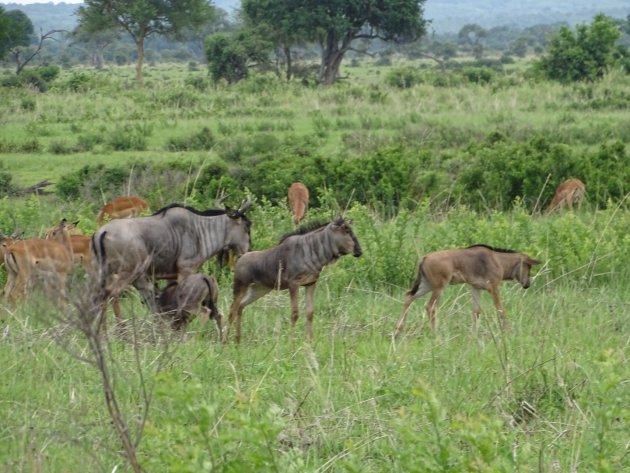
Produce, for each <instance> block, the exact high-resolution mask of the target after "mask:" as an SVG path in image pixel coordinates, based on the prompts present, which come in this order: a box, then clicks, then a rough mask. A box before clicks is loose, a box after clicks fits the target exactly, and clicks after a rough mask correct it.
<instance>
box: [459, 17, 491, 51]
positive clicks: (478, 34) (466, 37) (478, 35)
mask: <svg viewBox="0 0 630 473" xmlns="http://www.w3.org/2000/svg"><path fill="white" fill-rule="evenodd" d="M487 35H488V32H487V31H486V30H484V29H483V28H482V27H481V26H479V25H477V24H474V23H471V24H467V25H464V26H463V27H462V29H461V30H459V33H458V35H457V36H458V37H459V40H460V41H461V42H462V43H464V44H467V45H469V46H470V47H471V50H472V54H473V57H474V58H475V59H481V57H482V56H483V43H482V42H481V40H482V39H483V38H485V37H486V36H487Z"/></svg>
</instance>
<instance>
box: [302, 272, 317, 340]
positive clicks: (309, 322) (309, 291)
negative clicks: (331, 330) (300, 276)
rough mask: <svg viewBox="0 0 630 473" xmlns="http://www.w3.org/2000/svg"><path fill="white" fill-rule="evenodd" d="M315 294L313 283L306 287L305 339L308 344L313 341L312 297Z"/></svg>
mask: <svg viewBox="0 0 630 473" xmlns="http://www.w3.org/2000/svg"><path fill="white" fill-rule="evenodd" d="M314 294H315V283H313V284H311V285H309V286H306V295H305V297H304V303H305V305H306V337H307V338H308V340H309V342H312V341H313V295H314Z"/></svg>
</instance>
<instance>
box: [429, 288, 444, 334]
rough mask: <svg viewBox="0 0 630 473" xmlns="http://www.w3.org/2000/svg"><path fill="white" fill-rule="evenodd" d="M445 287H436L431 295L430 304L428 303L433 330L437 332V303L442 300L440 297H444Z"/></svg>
mask: <svg viewBox="0 0 630 473" xmlns="http://www.w3.org/2000/svg"><path fill="white" fill-rule="evenodd" d="M443 290H444V288H443V287H436V288H435V289H433V292H432V293H431V298H430V299H429V302H427V305H426V309H427V314H428V315H429V322H430V323H431V330H433V331H435V309H436V307H437V303H438V301H439V300H440V296H441V295H442V291H443Z"/></svg>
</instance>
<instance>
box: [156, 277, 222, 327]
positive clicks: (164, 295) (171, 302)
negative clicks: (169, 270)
mask: <svg viewBox="0 0 630 473" xmlns="http://www.w3.org/2000/svg"><path fill="white" fill-rule="evenodd" d="M218 297H219V285H218V284H217V280H216V279H215V278H214V277H213V276H208V275H206V274H201V273H195V274H191V275H190V276H187V277H186V278H184V279H183V280H182V281H181V282H179V283H178V282H176V281H173V282H171V283H170V284H169V285H168V286H166V287H165V288H164V289H162V291H160V293H159V294H158V297H157V305H158V311H159V312H160V313H161V314H164V315H165V316H167V317H168V318H169V320H170V321H171V324H172V326H173V328H175V329H180V328H183V327H185V326H186V325H187V324H188V322H189V321H190V319H191V318H192V315H193V314H197V313H199V312H200V311H201V312H203V314H202V315H201V323H202V325H203V324H205V322H206V320H207V319H208V318H211V319H214V321H215V322H216V324H217V330H218V331H219V335H220V334H221V332H222V327H221V313H220V312H219V310H218V309H217V300H218Z"/></svg>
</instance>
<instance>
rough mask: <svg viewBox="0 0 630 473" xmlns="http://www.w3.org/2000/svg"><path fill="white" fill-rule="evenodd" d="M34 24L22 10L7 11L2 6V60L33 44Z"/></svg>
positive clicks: (0, 52)
mask: <svg viewBox="0 0 630 473" xmlns="http://www.w3.org/2000/svg"><path fill="white" fill-rule="evenodd" d="M32 34H33V23H31V20H30V19H29V18H28V16H26V13H24V12H23V11H21V10H11V11H9V12H7V11H5V10H4V9H3V8H2V7H1V6H0V58H4V57H5V56H6V54H7V53H13V52H14V51H15V50H16V49H18V48H22V47H27V46H28V45H29V44H30V43H31V35H32Z"/></svg>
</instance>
